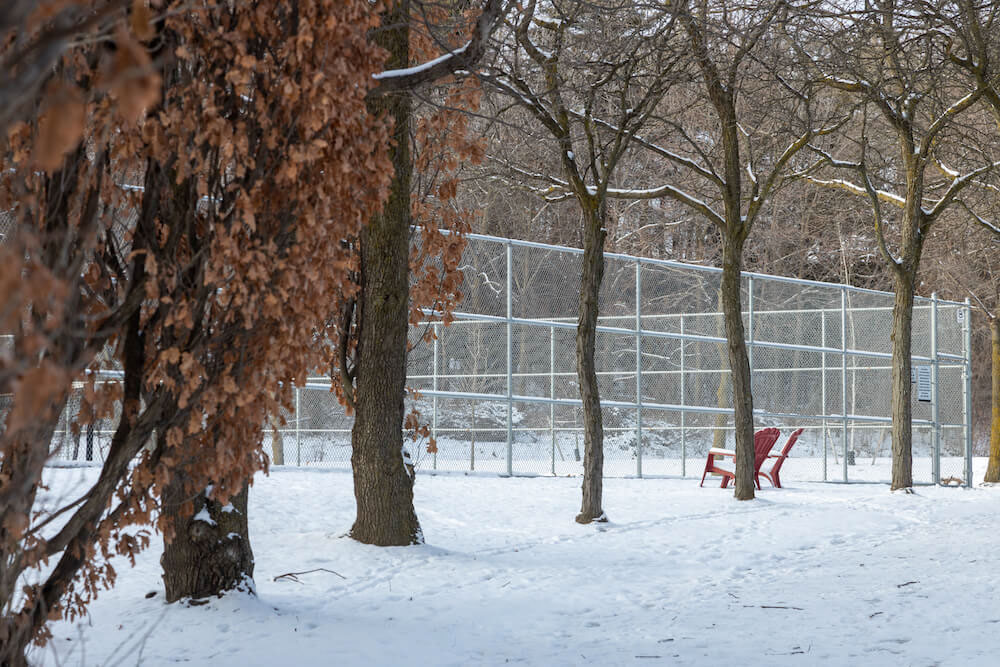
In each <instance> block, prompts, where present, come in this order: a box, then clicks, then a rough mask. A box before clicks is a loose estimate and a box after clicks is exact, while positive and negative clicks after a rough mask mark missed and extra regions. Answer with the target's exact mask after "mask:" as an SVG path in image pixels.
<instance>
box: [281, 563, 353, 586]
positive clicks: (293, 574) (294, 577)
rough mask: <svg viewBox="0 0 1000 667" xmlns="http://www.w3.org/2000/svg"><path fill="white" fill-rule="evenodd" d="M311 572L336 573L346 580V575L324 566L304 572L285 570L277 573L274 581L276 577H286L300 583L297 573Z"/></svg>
mask: <svg viewBox="0 0 1000 667" xmlns="http://www.w3.org/2000/svg"><path fill="white" fill-rule="evenodd" d="M311 572H329V573H330V574H335V575H337V576H338V577H340V578H341V579H344V580H345V581H346V580H347V577H345V576H344V575H342V574H341V573H340V572H334V571H333V570H328V569H327V568H325V567H317V568H314V569H312V570H306V571H305V572H286V573H285V574H279V575H278V576H277V577H275V578H274V581H277V580H278V579H285V578H287V579H290V580H291V581H294V582H295V583H297V584H301V583H302V580H300V579H299V575H300V574H309V573H311Z"/></svg>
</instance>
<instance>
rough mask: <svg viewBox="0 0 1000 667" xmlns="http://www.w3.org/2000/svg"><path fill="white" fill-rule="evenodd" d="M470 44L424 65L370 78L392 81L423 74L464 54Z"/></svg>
mask: <svg viewBox="0 0 1000 667" xmlns="http://www.w3.org/2000/svg"><path fill="white" fill-rule="evenodd" d="M471 43H472V42H471V41H469V42H466V43H465V44H463V45H462V46H460V47H458V48H457V49H455V50H454V51H449V52H448V53H445V54H443V55H440V56H438V57H437V58H434V59H433V60H428V61H427V62H425V63H421V64H419V65H414V66H413V67H405V68H402V69H390V70H386V71H384V72H378V73H376V74H372V78H373V79H375V80H377V81H381V80H383V79H392V78H395V77H401V76H411V75H413V74H419V73H420V72H423V71H425V70H429V69H430V68H432V67H434V66H435V65H438V64H440V63H443V62H445V61H447V60H451V59H452V58H454V57H455V56H456V55H461V54H463V53H465V51H466V49H468V48H469V45H470V44H471Z"/></svg>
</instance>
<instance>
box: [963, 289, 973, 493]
mask: <svg viewBox="0 0 1000 667" xmlns="http://www.w3.org/2000/svg"><path fill="white" fill-rule="evenodd" d="M962 333H963V334H964V335H963V338H964V340H963V347H964V348H965V368H964V370H963V375H964V376H965V377H964V380H965V381H964V382H963V383H962V399H963V400H962V408H963V409H962V412H963V413H965V414H964V415H963V421H964V422H965V485H966V486H967V487H970V488H971V487H972V306H971V304H970V302H969V299H968V298H966V299H965V322H964V325H963V327H962Z"/></svg>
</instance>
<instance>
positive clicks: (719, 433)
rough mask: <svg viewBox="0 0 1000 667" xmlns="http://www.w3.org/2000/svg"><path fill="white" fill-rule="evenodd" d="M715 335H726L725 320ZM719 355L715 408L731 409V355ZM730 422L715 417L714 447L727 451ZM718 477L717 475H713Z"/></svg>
mask: <svg viewBox="0 0 1000 667" xmlns="http://www.w3.org/2000/svg"><path fill="white" fill-rule="evenodd" d="M718 308H719V312H722V310H723V306H722V290H721V289H720V290H719V297H718ZM715 333H716V335H717V336H718V337H719V338H722V337H723V336H725V335H726V323H725V318H723V320H722V321H721V322H719V323H718V325H717V326H716V328H715ZM716 350H717V351H718V353H719V384H718V386H716V388H715V407H717V408H719V409H723V408H727V407H729V396H727V395H726V373H725V370H726V362H727V361H728V360H729V355H728V354H727V353H726V352H725V350H723V348H721V347H716ZM728 422H729V415H727V414H725V413H722V412H719V413H717V414H716V415H715V430H714V431H713V432H712V446H713V447H717V448H719V449H725V447H726V424H727V423H728ZM715 458H716V460H719V459H721V458H722V457H721V456H717V457H715ZM712 474H713V475H716V474H717V473H714V472H713V473H712Z"/></svg>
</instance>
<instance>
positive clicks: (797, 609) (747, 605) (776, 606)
mask: <svg viewBox="0 0 1000 667" xmlns="http://www.w3.org/2000/svg"><path fill="white" fill-rule="evenodd" d="M743 607H744V608H746V607H760V608H761V609H794V610H795V611H805V609H803V608H802V607H788V606H785V605H780V604H745V605H743Z"/></svg>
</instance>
